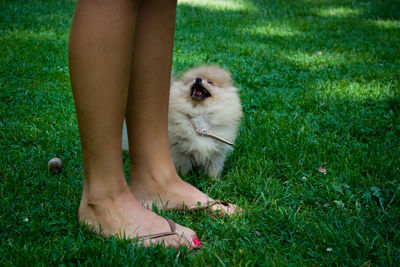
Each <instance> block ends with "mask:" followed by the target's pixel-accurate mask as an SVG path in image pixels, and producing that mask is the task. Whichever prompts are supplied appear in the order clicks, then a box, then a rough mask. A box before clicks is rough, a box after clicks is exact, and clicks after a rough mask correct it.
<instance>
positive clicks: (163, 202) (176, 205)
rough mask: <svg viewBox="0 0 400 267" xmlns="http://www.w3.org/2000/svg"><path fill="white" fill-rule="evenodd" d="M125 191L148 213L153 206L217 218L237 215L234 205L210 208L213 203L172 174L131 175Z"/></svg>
mask: <svg viewBox="0 0 400 267" xmlns="http://www.w3.org/2000/svg"><path fill="white" fill-rule="evenodd" d="M134 177H135V178H134V179H131V181H130V183H129V187H130V189H131V191H132V193H133V195H134V196H135V198H136V199H137V200H138V201H139V202H140V203H142V205H143V206H144V207H146V208H148V209H151V208H152V205H156V206H157V208H158V209H166V210H170V209H177V210H185V209H196V207H203V208H204V207H208V208H207V209H208V210H209V211H211V212H213V211H214V212H217V214H218V215H232V214H233V213H234V212H237V211H241V209H240V208H239V207H237V206H236V205H234V204H229V205H222V204H214V205H209V204H210V203H213V202H214V201H215V200H214V199H212V198H210V197H209V196H207V195H206V194H204V193H203V192H201V191H200V190H198V189H197V188H196V187H194V186H192V185H191V184H189V183H186V182H185V181H183V180H182V179H181V178H180V177H179V176H178V174H177V173H176V171H175V170H173V171H171V172H161V173H158V174H150V173H148V172H144V171H143V172H140V173H139V172H135V174H134Z"/></svg>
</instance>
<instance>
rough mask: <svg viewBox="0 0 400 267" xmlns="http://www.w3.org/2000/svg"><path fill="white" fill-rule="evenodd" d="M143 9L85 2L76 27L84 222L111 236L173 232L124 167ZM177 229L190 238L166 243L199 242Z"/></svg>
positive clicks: (73, 53) (118, 0) (73, 62)
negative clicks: (145, 203) (137, 192)
mask: <svg viewBox="0 0 400 267" xmlns="http://www.w3.org/2000/svg"><path fill="white" fill-rule="evenodd" d="M139 7H140V2H139V1H131V0H103V1H90V0H80V1H78V3H77V7H76V11H75V15H74V18H73V22H72V26H71V34H70V44H69V63H70V74H71V85H72V89H73V95H74V99H75V106H76V112H77V117H78V124H79V132H80V136H81V144H82V157H83V166H84V187H83V193H82V200H81V204H80V207H79V220H80V221H81V222H84V223H86V224H88V225H90V226H92V227H93V228H94V230H95V231H97V232H101V234H103V235H105V236H110V235H125V236H126V237H131V238H134V237H136V236H141V235H147V234H156V233H160V232H169V231H170V227H169V224H168V222H167V221H166V220H164V219H163V218H162V217H159V216H158V215H156V214H155V213H153V212H150V211H148V210H146V209H144V208H143V207H142V206H141V205H140V204H139V202H138V201H136V199H135V198H134V197H133V195H132V194H131V192H130V190H129V188H128V185H127V183H126V181H125V177H124V172H123V168H122V159H121V132H122V122H123V118H124V115H125V110H126V102H127V97H128V87H129V82H130V80H129V76H130V72H131V58H132V51H133V43H134V32H135V23H136V20H137V15H138V11H139ZM133 83H134V82H133ZM100 229H101V230H100ZM177 231H178V233H179V234H182V235H183V236H184V237H185V238H180V237H178V236H168V237H165V238H164V239H165V244H166V245H173V246H178V245H179V244H186V242H187V240H189V242H191V241H192V239H193V238H196V235H195V233H194V232H193V231H192V230H190V229H188V228H185V227H182V226H178V228H177ZM153 242H161V238H158V239H156V240H153ZM148 244H149V241H145V245H148ZM188 245H190V244H188Z"/></svg>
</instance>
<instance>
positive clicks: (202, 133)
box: [194, 127, 233, 146]
mask: <svg viewBox="0 0 400 267" xmlns="http://www.w3.org/2000/svg"><path fill="white" fill-rule="evenodd" d="M194 128H195V131H196V134H197V135H199V136H206V137H210V138H214V139H215V140H218V141H220V142H222V143H225V144H227V145H230V146H233V143H231V142H229V141H228V140H225V139H224V138H222V137H219V136H218V135H215V134H212V133H209V132H207V130H206V129H199V128H197V127H194Z"/></svg>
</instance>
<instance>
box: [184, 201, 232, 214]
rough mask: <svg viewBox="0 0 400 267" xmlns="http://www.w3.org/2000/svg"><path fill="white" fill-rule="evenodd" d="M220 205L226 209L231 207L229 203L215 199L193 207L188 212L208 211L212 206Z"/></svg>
mask: <svg viewBox="0 0 400 267" xmlns="http://www.w3.org/2000/svg"><path fill="white" fill-rule="evenodd" d="M204 204H205V205H204ZM219 204H221V205H224V206H225V207H229V203H228V202H226V201H221V200H218V199H215V200H213V201H207V202H206V203H201V204H200V205H195V206H192V207H190V208H187V210H194V211H195V210H203V209H208V208H210V207H212V206H215V205H219Z"/></svg>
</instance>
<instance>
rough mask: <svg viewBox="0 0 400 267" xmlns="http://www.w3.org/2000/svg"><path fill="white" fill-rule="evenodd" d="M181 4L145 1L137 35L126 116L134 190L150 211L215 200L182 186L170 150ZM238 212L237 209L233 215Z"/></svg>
mask: <svg viewBox="0 0 400 267" xmlns="http://www.w3.org/2000/svg"><path fill="white" fill-rule="evenodd" d="M175 5H176V1H166V0H159V1H155V0H152V1H144V2H143V3H142V5H141V9H140V12H139V16H138V20H137V24H136V31H135V41H134V50H133V58H132V60H133V61H132V72H131V83H130V89H129V96H128V106H127V113H126V120H127V128H128V139H129V145H130V149H129V151H130V158H131V172H130V180H129V186H130V188H131V191H132V192H133V194H134V195H135V197H136V198H137V199H138V200H139V201H141V202H142V203H143V204H145V205H147V206H149V207H151V205H152V202H153V201H157V202H158V203H157V204H158V205H159V206H161V205H167V208H181V207H182V205H183V204H185V205H187V206H194V205H196V204H197V203H198V202H199V201H200V202H202V203H204V202H207V201H211V200H212V199H210V198H208V196H207V195H205V194H204V193H203V192H201V191H199V190H198V189H197V188H195V187H193V186H192V185H190V184H188V183H186V182H184V181H182V179H181V178H180V177H179V176H178V174H177V173H176V170H175V167H174V164H173V162H172V159H171V154H170V150H169V142H168V99H169V88H170V79H171V65H172V51H173V36H174V30H175V10H176V7H175ZM156 7H158V8H156ZM166 55H167V56H166ZM231 207H233V206H231ZM215 208H216V209H217V208H218V209H226V207H218V206H215ZM232 212H233V209H232V208H231V210H230V211H227V213H232Z"/></svg>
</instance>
